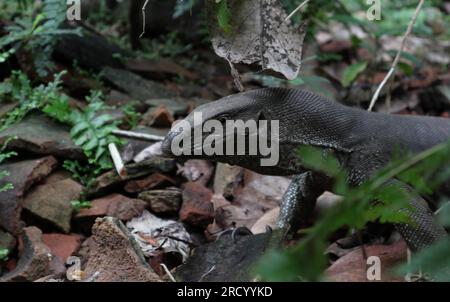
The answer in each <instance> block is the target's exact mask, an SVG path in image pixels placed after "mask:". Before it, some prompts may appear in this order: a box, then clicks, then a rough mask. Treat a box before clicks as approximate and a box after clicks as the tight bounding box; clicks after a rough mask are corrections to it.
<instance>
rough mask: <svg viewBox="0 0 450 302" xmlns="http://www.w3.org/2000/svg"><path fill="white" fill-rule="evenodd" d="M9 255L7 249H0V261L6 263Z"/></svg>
mask: <svg viewBox="0 0 450 302" xmlns="http://www.w3.org/2000/svg"><path fill="white" fill-rule="evenodd" d="M8 255H9V250H8V249H0V261H7V260H8Z"/></svg>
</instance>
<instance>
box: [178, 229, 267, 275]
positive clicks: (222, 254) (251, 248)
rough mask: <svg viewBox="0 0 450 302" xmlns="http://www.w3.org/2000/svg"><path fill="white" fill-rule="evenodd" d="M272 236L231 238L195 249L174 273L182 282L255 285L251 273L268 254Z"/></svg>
mask: <svg viewBox="0 0 450 302" xmlns="http://www.w3.org/2000/svg"><path fill="white" fill-rule="evenodd" d="M269 238H270V234H259V235H250V236H237V239H236V241H235V242H234V241H233V240H232V239H231V238H230V235H224V236H221V237H220V239H219V240H218V241H214V242H212V243H208V244H205V245H201V246H199V247H197V248H195V249H194V251H193V253H192V255H191V256H190V257H189V258H188V260H187V261H186V263H185V264H183V265H181V266H179V267H178V268H177V269H176V271H175V278H176V279H177V281H183V282H198V281H204V282H244V281H253V280H254V278H255V276H253V275H252V269H253V268H254V265H255V264H256V262H257V261H258V260H259V259H260V257H261V256H262V254H263V253H264V251H265V250H266V248H267V246H268V242H269Z"/></svg>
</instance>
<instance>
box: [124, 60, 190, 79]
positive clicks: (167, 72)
mask: <svg viewBox="0 0 450 302" xmlns="http://www.w3.org/2000/svg"><path fill="white" fill-rule="evenodd" d="M125 66H126V68H127V69H129V70H131V71H133V72H135V73H138V74H140V75H142V76H144V77H146V78H150V79H153V80H166V79H167V78H169V77H176V76H182V77H183V78H185V79H187V80H196V79H198V76H197V75H196V74H194V73H192V72H190V71H189V70H187V69H185V68H184V67H182V66H180V65H178V64H176V63H175V62H173V61H172V60H170V59H167V58H158V59H157V60H149V59H129V60H128V61H127V62H126V63H125Z"/></svg>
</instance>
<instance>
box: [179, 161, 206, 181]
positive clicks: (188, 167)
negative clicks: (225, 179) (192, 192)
mask: <svg viewBox="0 0 450 302" xmlns="http://www.w3.org/2000/svg"><path fill="white" fill-rule="evenodd" d="M180 171H181V173H182V174H183V176H184V177H186V178H187V179H188V180H189V181H196V182H199V183H201V184H202V185H204V186H206V185H208V183H209V182H210V180H211V178H212V177H213V175H214V165H213V164H212V163H211V162H210V161H207V160H202V159H189V160H187V161H186V162H185V163H184V165H183V167H182V168H180Z"/></svg>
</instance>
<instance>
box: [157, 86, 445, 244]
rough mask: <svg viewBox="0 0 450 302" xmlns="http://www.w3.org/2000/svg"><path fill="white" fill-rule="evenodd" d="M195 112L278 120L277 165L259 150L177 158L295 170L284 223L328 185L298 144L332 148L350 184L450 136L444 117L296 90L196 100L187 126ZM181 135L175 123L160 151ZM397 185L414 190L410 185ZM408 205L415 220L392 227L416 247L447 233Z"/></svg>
mask: <svg viewBox="0 0 450 302" xmlns="http://www.w3.org/2000/svg"><path fill="white" fill-rule="evenodd" d="M195 112H201V113H202V118H203V122H206V121H208V120H213V119H216V120H219V121H221V122H222V123H225V121H226V120H230V119H232V120H243V121H249V120H255V121H259V120H267V121H273V120H278V121H279V138H278V142H279V161H278V163H277V164H276V165H274V166H262V165H261V163H260V160H259V159H260V158H261V155H259V154H257V155H209V156H208V155H205V154H201V155H181V156H182V157H184V158H205V159H209V160H214V161H218V162H224V163H229V164H233V165H239V166H242V167H245V168H247V169H250V170H253V171H256V172H259V173H262V174H268V175H296V176H295V177H294V179H293V181H292V183H291V185H290V186H289V188H288V190H287V192H286V194H285V195H284V197H283V201H282V205H281V209H280V219H279V222H278V226H279V227H281V228H288V227H293V228H295V227H298V226H299V225H301V223H302V222H303V220H304V219H306V217H307V216H308V215H309V214H310V212H311V211H312V209H313V208H314V205H315V201H316V199H317V197H318V196H320V195H321V194H322V193H323V192H324V191H325V190H330V189H331V186H332V180H330V179H328V177H327V176H325V175H322V174H321V173H318V172H315V171H308V170H307V169H305V168H304V167H303V166H302V163H301V158H299V155H298V148H299V147H300V146H304V145H307V146H314V147H318V148H321V149H322V150H324V151H327V152H328V151H331V152H333V153H334V154H335V155H336V157H337V159H338V160H339V162H340V164H341V166H342V167H343V168H344V169H346V170H347V171H348V173H349V179H348V182H349V184H350V185H352V186H357V185H359V184H361V183H362V182H364V181H365V180H367V179H368V178H369V177H370V176H372V175H373V174H374V173H375V172H376V171H377V170H379V169H380V168H382V167H384V166H385V165H386V164H388V162H389V161H390V160H391V158H392V156H393V154H394V152H396V151H398V150H403V151H407V152H412V153H418V152H421V151H424V150H426V149H428V148H430V147H432V146H434V145H437V144H440V143H443V142H446V141H448V140H449V139H450V120H448V119H445V118H437V117H425V116H404V115H389V114H383V113H374V112H367V111H364V110H361V109H357V108H352V107H347V106H344V105H342V104H339V103H337V102H333V101H331V100H329V99H326V98H324V97H321V96H318V95H316V94H313V93H311V92H308V91H305V90H300V89H284V88H265V89H257V90H252V91H248V92H243V93H239V94H235V95H231V96H228V97H225V98H222V99H220V100H217V101H215V102H211V103H208V104H205V105H202V106H199V107H198V108H196V109H195V110H194V111H193V112H192V113H191V114H189V115H188V116H187V117H186V118H185V120H184V121H185V122H187V123H188V124H189V125H191V126H192V127H194V120H193V116H194V113H195ZM186 135H190V134H189V133H187V132H185V131H184V130H182V129H180V128H178V127H177V125H174V126H173V127H172V130H171V131H170V132H169V134H168V135H167V136H166V138H165V140H164V141H163V144H162V145H163V151H164V152H165V153H166V154H169V155H170V154H171V153H172V151H173V150H172V148H173V146H172V145H171V143H172V141H173V139H174V138H175V137H179V136H186ZM206 135H207V134H205V136H206ZM225 135H230V134H229V133H225ZM233 138H234V134H233ZM193 145H194V144H193ZM396 181H397V180H395V179H394V180H392V181H391V182H396ZM401 185H402V186H404V187H405V188H406V189H407V190H410V189H411V188H409V187H408V185H407V184H401ZM448 185H449V184H447V188H448ZM410 205H411V206H412V207H413V208H414V209H415V211H412V212H411V215H410V216H411V218H412V220H413V221H414V222H415V224H416V225H415V226H414V227H413V226H411V225H406V224H401V225H397V226H396V227H397V229H398V230H399V232H400V233H401V234H402V236H403V238H404V239H405V240H406V242H407V244H408V246H409V247H410V248H411V249H412V250H413V251H414V250H418V249H420V248H422V247H424V246H427V245H429V244H431V243H433V242H434V241H436V240H439V239H440V238H442V237H444V236H446V232H445V230H444V228H443V227H442V226H440V225H438V224H437V223H436V222H435V221H434V219H433V214H432V212H431V211H430V210H429V208H428V206H427V204H426V202H425V200H424V199H423V198H422V197H420V196H417V198H413V199H412V200H411V201H410Z"/></svg>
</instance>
